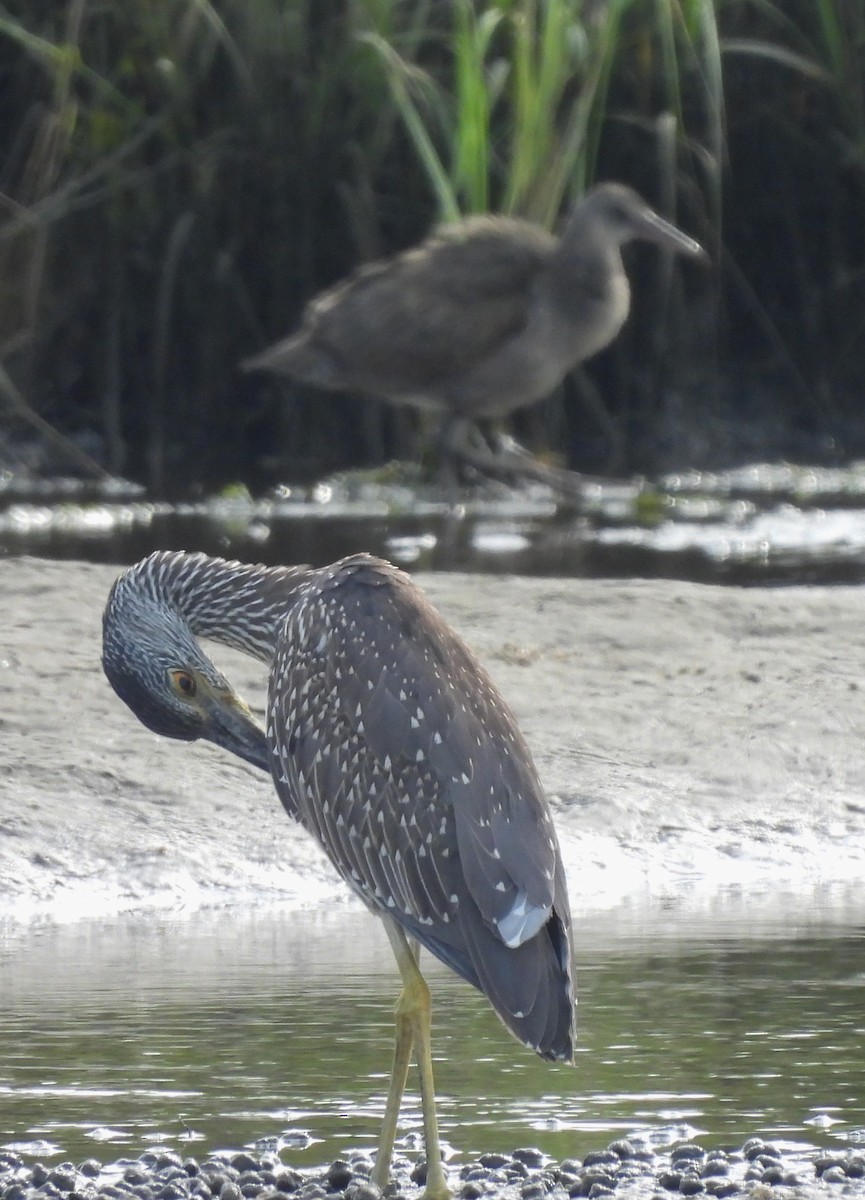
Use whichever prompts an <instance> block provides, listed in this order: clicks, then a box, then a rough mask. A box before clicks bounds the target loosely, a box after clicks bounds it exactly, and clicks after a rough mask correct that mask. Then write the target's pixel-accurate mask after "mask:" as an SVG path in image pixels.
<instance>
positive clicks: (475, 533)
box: [0, 463, 865, 584]
mask: <svg viewBox="0 0 865 1200" xmlns="http://www.w3.org/2000/svg"><path fill="white" fill-rule="evenodd" d="M382 474H385V475H386V474H387V472H386V471H385V472H383V473H382V472H379V473H378V475H375V474H373V475H371V476H367V475H364V474H363V473H362V472H360V473H357V474H349V475H346V476H342V477H339V478H337V479H334V480H332V481H330V482H326V483H322V484H319V485H316V486H315V487H312V488H309V489H304V488H300V489H297V488H294V489H293V488H289V487H281V488H277V489H274V491H273V493H271V494H270V495H269V496H266V497H264V498H261V499H256V500H253V499H252V498H251V497H250V496H249V494H248V492H246V490H245V489H244V488H243V487H238V488H236V489H233V490H232V489H229V491H228V494H224V495H222V496H218V497H211V498H209V499H207V500H202V501H199V502H195V503H189V502H186V503H178V504H167V503H152V502H149V501H147V500H145V499H144V498H142V496H141V494H140V489H137V490H136V489H133V488H131V485H123V484H122V481H109V483H108V484H106V485H95V484H93V485H83V484H81V483H80V482H78V481H62V480H60V481H46V482H45V483H44V485H43V483H42V481H35V482H34V483H33V484H32V485H31V486H29V487H24V488H23V490H22V487H21V486H18V485H16V483H15V481H14V480H11V479H4V478H3V476H2V475H0V557H2V556H3V555H12V554H35V555H38V556H42V557H52V558H65V559H69V558H76V559H84V560H87V561H93V562H112V563H131V562H134V561H135V560H136V559H138V558H140V557H142V556H143V555H145V554H148V553H150V551H151V550H154V549H183V550H204V551H206V552H207V553H209V554H218V555H222V556H224V557H231V558H239V559H244V560H247V561H260V562H265V563H299V562H304V563H309V564H311V565H313V566H321V565H323V564H324V563H327V562H331V561H333V560H334V559H337V558H340V557H342V556H343V555H346V554H352V553H355V552H356V551H358V550H361V549H362V550H367V551H369V552H371V553H374V554H380V555H383V556H384V557H385V558H389V559H391V560H392V561H393V562H396V563H399V564H401V565H403V566H407V567H410V568H417V569H423V570H430V571H435V570H449V571H454V570H456V571H479V572H488V573H515V574H531V575H553V576H569V577H573V576H580V577H600V576H606V577H624V576H643V577H657V578H674V579H690V580H697V581H702V582H716V583H732V584H754V583H855V582H861V581H865V463H853V464H851V465H850V466H848V467H844V468H826V467H819V468H813V467H802V466H792V465H789V464H784V463H780V464H772V463H757V464H752V465H750V466H746V467H740V468H737V469H736V470H730V471H726V472H722V473H717V474H713V473H710V472H698V471H691V472H683V473H679V474H675V475H673V474H671V475H668V476H665V477H663V478H661V479H659V480H657V481H655V482H654V483H651V484H648V483H646V481H644V480H641V479H632V480H622V481H606V482H603V483H601V482H598V483H593V484H587V486H586V489H585V494H584V497H583V499H582V501H581V502H580V504H579V505H578V506H576V507H574V506H573V505H568V504H561V503H558V502H557V499H556V497H554V496H553V495H552V493H551V492H550V491H549V490H548V489H545V488H543V487H527V488H524V489H520V490H508V489H497V488H496V487H495V486H494V485H490V486H488V487H487V488H483V489H479V490H476V491H473V492H471V491H470V492H466V493H465V495H464V496H463V495H462V494H461V500H464V502H461V503H459V504H455V503H453V502H452V498H451V500H450V501H449V500H446V499H445V498H444V496H443V495H442V493H441V491H440V490H439V491H438V492H436V490H435V489H431V488H428V487H427V488H424V487H423V486H420V485H418V484H417V482H416V481H415V480H413V479H410V481H409V482H408V483H407V482H405V481H400V479H399V477H398V476H397V477H395V478H394V479H391V480H389V481H384V482H383V481H382V479H381V476H382ZM409 474H410V475H411V469H410V468H409ZM124 486H125V488H126V489H127V490H126V491H125V492H124V490H123V489H124Z"/></svg>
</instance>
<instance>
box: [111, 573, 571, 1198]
mask: <svg viewBox="0 0 865 1200" xmlns="http://www.w3.org/2000/svg"><path fill="white" fill-rule="evenodd" d="M198 637H207V638H212V639H214V640H215V641H218V642H223V643H225V644H227V645H230V646H234V647H236V648H237V649H239V650H242V651H246V652H247V653H248V654H251V655H253V656H254V657H256V658H258V659H260V660H262V661H263V662H265V663H267V664H269V665H270V683H269V688H268V700H267V732H266V734H265V732H264V731H263V730H261V729H260V728H259V726H258V725H257V724H256V722H255V721H254V720H253V718H252V716H251V714H250V711H249V709H248V708H247V706H246V705H245V704H244V702H243V701H242V700H241V699H240V698H239V697H238V696H237V695H236V694H235V692H234V691H233V690H232V688H231V686H230V684H229V683H228V681H227V680H226V679H225V678H224V677H223V676H222V675H221V674H220V673H219V672H218V671H217V670H216V668H215V667H214V665H213V663H212V662H211V661H210V659H209V658H208V657H207V656H206V655H205V654H204V652H203V651H202V649H201V648H200V646H199V644H198V641H197V638H198ZM102 662H103V666H104V668H105V673H106V675H107V676H108V679H109V681H110V682H111V685H112V687H113V688H114V690H115V691H116V692H117V694H118V695H119V696H120V698H121V699H122V700H124V701H125V702H126V704H128V705H129V707H130V708H131V709H132V711H133V712H134V713H135V714H136V716H137V717H138V718H139V719H140V720H141V721H142V722H143V723H144V724H145V725H146V726H147V727H148V728H149V729H152V730H154V731H155V732H156V733H161V734H164V735H166V736H167V737H174V738H180V739H181V740H183V741H194V740H195V739H197V738H206V739H208V740H209V741H212V742H215V743H216V744H217V745H219V746H223V747H224V748H225V749H227V750H231V751H233V752H234V753H235V754H238V755H240V757H241V758H244V759H246V761H247V762H250V763H252V764H254V765H255V766H258V767H261V768H263V769H264V770H266V771H270V772H271V774H272V776H273V781H274V783H275V785H276V790H277V792H278V794H279V798H280V800H281V801H282V803H283V805H284V806H285V808H286V810H287V812H288V813H289V815H290V816H292V817H294V818H295V819H296V820H298V821H300V822H301V824H302V825H303V826H304V827H305V828H306V829H307V830H309V832H310V833H312V834H313V835H314V836H315V837H316V838H317V839H318V841H319V842H320V843H321V845H322V846H323V848H324V850H325V852H326V853H327V855H328V857H329V858H330V860H331V862H332V863H333V865H334V866H335V867H336V869H337V871H338V872H339V874H340V875H341V876H342V878H343V879H344V880H345V881H346V883H347V884H348V885H349V886H350V887H351V888H353V889H354V891H355V892H356V893H357V894H358V895H359V896H360V897H361V899H362V900H364V902H365V903H366V904H367V905H368V906H369V907H370V908H371V909H372V910H373V911H374V912H376V913H377V914H378V915H379V916H380V917H381V918H382V920H383V921H384V925H385V928H386V930H387V933H388V937H389V938H390V941H391V945H392V946H393V950H394V953H395V955H396V960H397V964H398V966H399V970H400V974H401V976H402V982H403V991H402V994H401V996H400V999H399V1001H398V1003H397V1009H396V1026H397V1032H396V1048H395V1052H394V1064H393V1072H392V1075H391V1081H390V1087H389V1091H388V1098H387V1104H386V1108H385V1118H384V1123H383V1127H382V1132H381V1136H380V1139H379V1146H378V1153H377V1156H376V1163H375V1168H374V1173H373V1181H374V1182H375V1183H377V1184H378V1185H379V1186H381V1187H383V1186H384V1184H385V1183H386V1182H387V1179H388V1175H389V1171H390V1162H391V1157H392V1153H393V1145H394V1138H395V1135H396V1127H397V1119H398V1116H399V1107H400V1102H401V1099H402V1094H403V1090H404V1088H405V1082H406V1076H407V1072H408V1067H409V1059H410V1056H411V1054H412V1048H413V1047H414V1049H415V1054H416V1059H417V1063H418V1068H419V1075H420V1089H421V1105H422V1112H423V1122H424V1135H425V1140H426V1155H427V1184H426V1195H427V1196H428V1197H429V1198H430V1200H441V1198H443V1197H445V1196H447V1195H449V1192H448V1187H447V1182H446V1178H445V1173H444V1169H443V1166H442V1163H441V1153H440V1149H439V1141H438V1130H437V1123H436V1113H435V1095H434V1089H433V1077H432V1059H431V1053H430V998H429V989H428V987H427V985H426V982H425V980H424V978H423V976H422V975H421V973H420V970H419V967H418V943H419V944H420V945H421V946H425V947H426V948H427V949H428V950H430V951H431V952H432V953H433V954H435V955H436V957H437V958H440V959H441V960H442V962H444V963H446V964H447V965H448V966H449V967H451V968H453V970H454V971H456V972H457V974H458V975H461V976H462V977H463V979H465V980H467V981H468V982H469V983H471V984H473V985H474V986H475V987H476V988H479V989H480V990H481V991H482V992H483V993H484V994H485V995H486V996H487V998H488V999H489V1001H490V1003H491V1004H492V1006H493V1008H494V1009H495V1011H496V1013H497V1014H498V1015H499V1017H500V1018H501V1019H502V1021H503V1022H504V1023H505V1025H506V1026H507V1027H508V1028H509V1029H510V1030H511V1031H512V1032H513V1033H514V1034H515V1035H516V1036H517V1037H518V1038H519V1039H520V1041H522V1042H524V1043H525V1044H526V1045H527V1046H530V1047H531V1048H532V1049H534V1050H536V1051H537V1052H538V1054H540V1055H541V1056H542V1057H544V1058H547V1059H559V1060H562V1061H565V1062H570V1061H571V1060H572V1057H573V1038H574V996H573V988H572V984H571V950H570V913H569V908H568V896H567V890H566V886H565V875H564V870H563V868H562V860H561V855H560V853H559V848H558V843H557V841H556V834H555V830H554V828H553V823H552V820H551V818H550V812H549V809H548V807H547V803H546V800H545V799H544V795H543V792H542V789H541V785H540V782H539V780H538V776H537V772H536V770H535V767H534V764H533V762H532V758H531V754H530V752H529V749H528V747H527V745H526V743H525V741H524V740H523V737H522V735H521V734H520V731H519V729H518V728H517V725H516V721H515V720H514V717H513V715H512V713H511V711H510V710H509V708H508V707H507V705H506V704H505V702H504V701H503V700H502V698H501V696H500V695H499V693H498V691H497V690H496V688H495V686H494V684H493V683H492V681H491V680H490V678H489V676H488V675H487V674H486V672H485V671H484V669H483V667H482V666H481V665H480V663H479V662H478V661H477V659H476V658H475V657H474V655H473V654H472V652H471V651H470V650H469V649H468V647H467V646H466V645H465V643H464V642H463V641H462V639H461V638H459V637H458V636H457V634H456V633H455V632H454V631H453V630H452V629H450V627H449V626H448V625H447V624H446V623H445V621H444V620H443V619H442V618H441V616H439V614H438V613H437V612H436V611H435V610H434V609H433V608H432V607H431V605H430V604H429V603H428V601H427V600H426V599H425V597H424V595H423V593H422V592H421V591H420V589H419V588H418V587H416V586H415V584H414V583H412V581H411V580H410V579H409V578H408V576H407V575H404V574H403V573H402V572H401V571H399V570H397V569H396V568H395V567H392V566H391V565H390V564H389V563H386V562H383V561H382V560H380V559H376V558H371V557H369V556H367V555H356V556H353V557H351V558H346V559H343V560H342V561H340V562H337V563H334V564H333V565H332V566H330V567H325V568H323V569H321V570H309V569H306V568H302V567H263V566H251V565H247V564H243V563H238V562H226V561H224V560H223V559H219V558H210V557H208V556H206V555H204V554H185V553H174V552H169V551H160V552H157V553H155V554H151V555H150V556H149V557H148V558H145V559H143V560H142V561H141V562H139V563H138V564H137V565H136V566H134V567H131V568H130V569H129V570H128V571H126V572H125V573H124V574H123V575H121V576H120V578H119V579H118V580H117V582H116V583H115V584H114V587H113V588H112V591H111V594H110V596H109V598H108V604H107V606H106V609H105V614H104V618H103V653H102Z"/></svg>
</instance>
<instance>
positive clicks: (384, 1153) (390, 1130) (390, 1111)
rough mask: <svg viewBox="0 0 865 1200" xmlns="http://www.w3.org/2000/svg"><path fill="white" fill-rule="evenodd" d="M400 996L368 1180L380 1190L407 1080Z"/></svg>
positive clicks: (408, 1031) (409, 1039) (410, 1038)
mask: <svg viewBox="0 0 865 1200" xmlns="http://www.w3.org/2000/svg"><path fill="white" fill-rule="evenodd" d="M402 1000H403V996H402V995H400V998H399V1000H398V1001H397V1006H396V1042H395V1044H394V1050H393V1068H392V1070H391V1073H390V1086H389V1088H388V1093H387V1104H386V1105H385V1108H384V1121H383V1122H382V1127H381V1134H380V1135H379V1139H378V1150H377V1151H376V1156H375V1166H374V1167H373V1169H372V1175H371V1176H370V1178H371V1179H372V1182H373V1183H374V1184H375V1185H376V1186H377V1187H380V1188H382V1189H384V1187H385V1185H386V1184H387V1181H388V1177H389V1176H390V1163H391V1159H392V1158H393V1144H394V1141H395V1139H396V1129H397V1123H398V1121H399V1109H400V1104H401V1103H402V1094H403V1092H404V1091H405V1081H406V1079H407V1078H408V1068H409V1062H410V1060H411V1048H412V1043H413V1042H414V1033H413V1031H412V1024H411V1020H410V1018H409V1017H408V1016H407V1015H406V1014H405V1013H403V1012H401V1011H400V1009H401V1005H402Z"/></svg>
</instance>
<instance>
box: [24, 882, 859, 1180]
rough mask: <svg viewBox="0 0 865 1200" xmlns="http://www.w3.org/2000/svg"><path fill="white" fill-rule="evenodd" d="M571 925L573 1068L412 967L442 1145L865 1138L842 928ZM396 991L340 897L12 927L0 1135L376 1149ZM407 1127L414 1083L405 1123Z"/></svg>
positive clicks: (854, 935) (298, 1158) (68, 1153)
mask: <svg viewBox="0 0 865 1200" xmlns="http://www.w3.org/2000/svg"><path fill="white" fill-rule="evenodd" d="M579 928H580V930H581V939H582V944H581V945H580V946H579V947H578V954H577V959H578V964H579V987H580V1033H579V1050H578V1055H577V1065H576V1068H575V1069H570V1068H567V1067H561V1066H551V1065H550V1064H546V1063H542V1062H540V1060H538V1059H536V1058H534V1057H533V1056H532V1055H531V1054H530V1053H529V1052H528V1051H525V1050H524V1049H522V1048H521V1047H520V1046H518V1045H517V1044H516V1043H515V1042H513V1041H512V1040H511V1039H510V1038H509V1037H508V1036H507V1034H506V1033H505V1032H504V1030H503V1029H502V1028H501V1027H500V1026H499V1024H498V1022H497V1020H496V1019H495V1017H494V1016H493V1015H492V1013H491V1012H490V1010H489V1008H488V1006H487V1005H486V1003H485V1001H484V1000H483V999H482V998H481V997H480V996H479V995H477V994H475V993H474V992H472V991H471V990H470V989H468V988H466V987H465V985H463V984H461V983H460V982H459V981H458V980H457V979H456V978H455V977H454V976H453V975H451V974H450V973H448V972H447V971H445V970H444V969H443V968H438V967H437V966H435V965H432V966H431V972H430V973H431V976H432V982H433V994H434V1001H435V1051H436V1058H437V1064H436V1066H437V1083H438V1091H439V1096H440V1115H441V1119H442V1126H443V1134H444V1137H445V1139H446V1140H447V1141H449V1142H450V1143H451V1144H452V1145H453V1146H454V1147H456V1148H457V1149H458V1150H459V1151H460V1152H464V1153H466V1154H470V1153H474V1152H477V1151H480V1150H483V1149H499V1150H510V1149H513V1148H514V1147H515V1146H517V1145H524V1144H527V1143H528V1144H537V1145H540V1146H541V1147H542V1148H543V1149H544V1150H545V1151H547V1152H548V1153H550V1154H552V1155H555V1156H556V1157H558V1158H563V1157H567V1156H569V1155H574V1154H580V1153H581V1152H584V1151H585V1150H587V1149H590V1148H594V1147H597V1146H598V1145H599V1144H603V1143H604V1142H606V1141H609V1140H610V1139H611V1138H612V1137H614V1136H616V1135H618V1134H620V1133H622V1132H629V1131H632V1130H634V1129H636V1128H639V1129H644V1130H646V1131H648V1132H651V1131H655V1132H656V1134H657V1136H658V1137H659V1138H660V1139H663V1138H664V1137H665V1136H671V1134H670V1131H671V1129H674V1130H675V1131H677V1132H678V1133H680V1134H681V1133H682V1132H684V1133H687V1132H688V1131H690V1130H693V1131H696V1132H697V1133H698V1134H699V1136H700V1139H701V1141H702V1142H703V1143H705V1144H707V1145H732V1144H738V1143H741V1141H742V1140H743V1139H744V1138H745V1137H746V1136H749V1135H751V1134H755V1133H759V1134H762V1135H764V1136H770V1137H773V1138H778V1137H781V1138H785V1137H789V1138H795V1139H798V1140H808V1141H812V1142H820V1141H823V1142H825V1141H826V1140H827V1139H830V1140H831V1138H832V1137H833V1135H834V1134H836V1133H838V1132H840V1133H841V1134H842V1135H843V1136H845V1137H849V1136H851V1131H853V1132H854V1133H855V1131H856V1130H859V1131H863V1130H865V1064H863V1060H862V1054H861V1045H862V1040H863V1035H865V955H863V951H865V936H863V932H862V928H861V926H857V925H855V924H850V923H833V922H832V921H831V920H830V921H828V922H827V923H825V924H818V925H814V924H809V925H808V926H807V927H802V928H800V929H799V930H798V931H797V930H796V929H795V928H794V927H793V926H792V925H790V924H787V925H786V927H785V925H784V923H783V922H779V923H778V924H777V925H776V926H773V927H770V928H766V927H763V928H760V929H757V928H754V929H753V930H752V933H753V934H755V935H756V936H751V937H748V938H745V939H742V938H741V937H740V936H738V935H735V936H734V932H733V931H732V930H731V929H730V928H729V927H728V926H725V925H716V926H715V927H714V932H713V933H707V927H706V926H705V925H703V926H699V927H698V926H696V925H694V924H693V923H692V922H690V920H689V918H688V916H687V915H686V914H680V915H678V916H677V917H676V919H675V921H674V922H672V923H671V921H670V918H669V916H667V917H664V919H663V921H662V920H661V918H660V916H659V917H658V919H657V920H652V919H646V917H645V915H643V916H641V917H640V918H639V919H635V914H634V913H620V914H613V916H612V917H611V916H610V915H607V916H606V917H605V918H603V919H602V920H598V921H596V920H594V919H593V918H591V917H589V916H586V917H585V918H583V919H581V920H580V922H579ZM396 990H397V983H396V973H395V970H394V969H393V968H392V966H391V962H390V956H389V952H388V950H387V947H386V942H385V939H384V937H383V934H382V932H381V930H380V929H379V927H378V923H377V922H375V921H373V920H372V919H371V918H370V917H368V916H367V914H366V913H364V912H358V911H356V910H355V909H354V908H351V907H349V906H342V905H339V906H337V909H336V910H335V911H333V912H331V913H329V914H323V913H306V914H298V913H292V914H279V913H273V912H267V913H258V914H256V913H251V914H250V913H246V914H243V915H241V914H230V913H222V914H215V913H209V914H207V913H202V914H198V915H196V916H194V917H190V918H186V919H183V918H174V919H168V918H164V917H154V916H149V917H146V918H145V917H141V918H137V919H131V918H127V919H125V920H118V921H112V922H107V923H98V922H93V923H82V924H80V925H77V926H76V925H70V926H62V927H54V926H47V925H46V926H41V927H33V928H29V929H26V930H25V929H23V928H19V929H17V930H16V929H15V928H10V929H8V930H7V931H6V933H5V935H4V936H3V937H2V940H0V1009H2V1012H3V1014H4V1020H3V1022H2V1027H0V1145H9V1144H19V1145H20V1144H24V1145H25V1146H30V1147H31V1152H35V1153H38V1154H39V1155H41V1156H43V1157H45V1156H50V1154H51V1153H55V1154H57V1155H61V1156H63V1157H66V1158H72V1159H75V1160H80V1159H83V1158H86V1157H88V1156H92V1155H96V1156H97V1157H102V1158H113V1157H116V1156H117V1155H119V1154H121V1153H129V1154H137V1153H138V1152H139V1151H140V1150H141V1149H142V1148H144V1147H145V1146H146V1145H147V1144H149V1143H151V1142H154V1141H159V1142H167V1143H168V1144H170V1145H173V1146H175V1147H177V1148H179V1149H183V1148H184V1147H185V1148H186V1149H187V1150H188V1151H189V1152H192V1153H195V1154H199V1155H200V1154H202V1153H204V1152H205V1151H206V1150H210V1149H213V1148H216V1147H220V1146H222V1147H228V1146H231V1147H234V1146H239V1145H242V1144H244V1143H246V1142H249V1141H251V1140H253V1139H256V1138H259V1137H262V1136H265V1135H267V1136H278V1135H283V1136H287V1137H288V1138H289V1139H290V1141H291V1142H293V1143H294V1145H293V1148H291V1149H290V1150H286V1152H285V1154H284V1156H283V1157H284V1159H285V1160H286V1161H290V1162H292V1163H296V1164H297V1165H314V1164H316V1163H320V1162H322V1161H324V1160H325V1159H326V1158H332V1157H334V1156H335V1155H336V1154H337V1153H340V1152H342V1151H343V1150H345V1149H347V1148H349V1147H351V1148H365V1149H371V1148H372V1145H373V1143H374V1139H375V1134H376V1132H377V1126H378V1122H379V1121H380V1119H381V1116H382V1106H383V1093H384V1089H385V1087H386V1082H387V1071H388V1069H389V1065H390V1053H391V1010H392V1005H393V1001H394V998H395V995H396ZM419 1129H420V1113H419V1110H418V1106H417V1102H416V1097H414V1096H411V1097H410V1098H409V1103H408V1106H407V1111H406V1114H405V1116H404V1122H403V1130H404V1132H405V1131H407V1132H409V1133H411V1132H412V1131H419ZM38 1141H43V1142H44V1143H47V1147H46V1146H42V1147H41V1148H40V1149H39V1150H38V1151H33V1150H32V1147H33V1143H36V1142H38ZM106 1143H108V1145H106ZM109 1146H110V1149H109ZM51 1147H53V1148H54V1149H53V1150H52V1149H51Z"/></svg>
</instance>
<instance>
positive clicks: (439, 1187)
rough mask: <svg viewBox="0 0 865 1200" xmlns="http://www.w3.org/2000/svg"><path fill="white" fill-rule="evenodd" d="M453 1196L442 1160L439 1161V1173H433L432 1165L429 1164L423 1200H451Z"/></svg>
mask: <svg viewBox="0 0 865 1200" xmlns="http://www.w3.org/2000/svg"><path fill="white" fill-rule="evenodd" d="M452 1195H453V1192H452V1191H451V1190H450V1188H449V1187H448V1181H447V1177H446V1176H445V1172H444V1167H443V1166H442V1163H441V1159H439V1162H438V1171H436V1172H433V1171H431V1170H430V1164H429V1163H427V1172H426V1187H425V1188H424V1190H423V1200H450V1198H451V1196H452Z"/></svg>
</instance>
